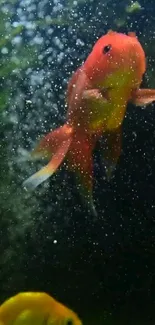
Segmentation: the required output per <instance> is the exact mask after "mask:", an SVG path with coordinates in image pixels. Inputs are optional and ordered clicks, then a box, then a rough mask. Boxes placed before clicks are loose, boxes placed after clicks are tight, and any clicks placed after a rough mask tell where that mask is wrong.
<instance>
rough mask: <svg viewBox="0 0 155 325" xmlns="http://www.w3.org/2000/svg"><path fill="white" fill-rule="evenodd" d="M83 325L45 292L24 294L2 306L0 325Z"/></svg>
mask: <svg viewBox="0 0 155 325" xmlns="http://www.w3.org/2000/svg"><path fill="white" fill-rule="evenodd" d="M10 324H13V325H35V324H37V325H82V322H81V321H80V319H79V318H78V316H77V315H76V314H75V313H74V312H73V311H72V310H70V309H68V308H67V307H65V306H64V305H62V304H61V303H59V302H58V301H56V300H55V299H53V298H52V297H51V296H49V295H48V294H47V293H44V292H22V293H19V294H17V295H15V296H13V297H11V298H9V299H8V300H6V301H5V302H4V303H3V304H2V305H1V306H0V325H10Z"/></svg>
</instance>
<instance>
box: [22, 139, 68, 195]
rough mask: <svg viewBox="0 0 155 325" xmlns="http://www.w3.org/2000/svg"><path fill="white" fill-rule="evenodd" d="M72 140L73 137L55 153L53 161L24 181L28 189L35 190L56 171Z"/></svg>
mask: <svg viewBox="0 0 155 325" xmlns="http://www.w3.org/2000/svg"><path fill="white" fill-rule="evenodd" d="M71 141H72V139H68V140H66V141H64V142H63V143H62V145H61V146H60V148H59V149H58V150H57V151H56V153H55V154H54V155H53V157H52V159H51V161H50V162H49V163H48V164H47V165H46V166H45V167H43V168H42V169H41V170H39V171H38V172H37V173H35V174H33V175H32V176H31V177H29V178H28V179H27V180H26V181H25V182H24V183H23V186H24V188H25V189H26V190H34V189H35V188H36V187H37V186H38V185H40V184H41V183H43V182H44V181H45V180H47V179H48V178H49V177H50V176H52V175H53V174H54V173H55V172H56V170H57V169H58V167H59V166H60V165H61V163H62V161H63V160H64V158H65V156H66V154H67V152H68V149H69V146H70V144H71Z"/></svg>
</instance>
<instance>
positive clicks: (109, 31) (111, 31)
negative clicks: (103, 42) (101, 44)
mask: <svg viewBox="0 0 155 325" xmlns="http://www.w3.org/2000/svg"><path fill="white" fill-rule="evenodd" d="M115 33H116V32H114V31H113V30H112V29H109V30H108V32H107V34H115Z"/></svg>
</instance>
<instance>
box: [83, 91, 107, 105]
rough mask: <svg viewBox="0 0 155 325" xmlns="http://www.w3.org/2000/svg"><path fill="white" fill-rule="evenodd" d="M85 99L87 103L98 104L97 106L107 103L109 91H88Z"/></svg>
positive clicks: (84, 94)
mask: <svg viewBox="0 0 155 325" xmlns="http://www.w3.org/2000/svg"><path fill="white" fill-rule="evenodd" d="M83 99H85V100H86V101H87V102H89V101H91V102H92V101H93V102H96V103H97V104H99V103H101V104H103V103H107V101H108V91H107V90H106V89H105V91H103V92H102V93H101V92H100V90H99V89H88V90H85V91H84V92H83Z"/></svg>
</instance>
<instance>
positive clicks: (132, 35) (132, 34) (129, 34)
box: [128, 32, 137, 37]
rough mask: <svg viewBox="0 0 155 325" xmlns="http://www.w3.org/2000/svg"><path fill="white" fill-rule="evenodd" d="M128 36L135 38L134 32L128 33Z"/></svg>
mask: <svg viewBox="0 0 155 325" xmlns="http://www.w3.org/2000/svg"><path fill="white" fill-rule="evenodd" d="M128 36H130V37H137V36H136V33H135V32H128Z"/></svg>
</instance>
